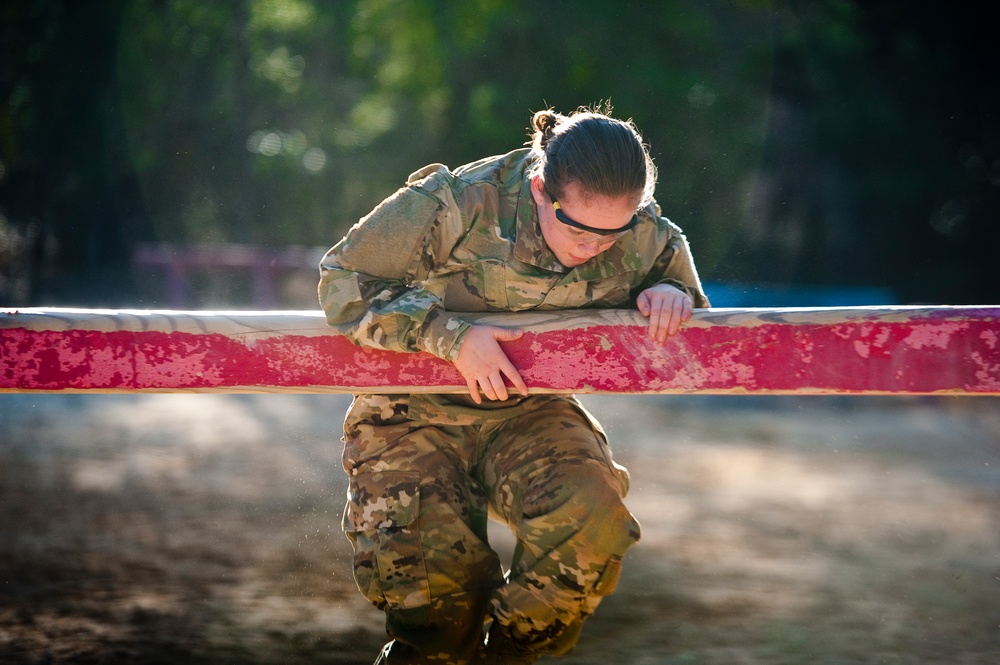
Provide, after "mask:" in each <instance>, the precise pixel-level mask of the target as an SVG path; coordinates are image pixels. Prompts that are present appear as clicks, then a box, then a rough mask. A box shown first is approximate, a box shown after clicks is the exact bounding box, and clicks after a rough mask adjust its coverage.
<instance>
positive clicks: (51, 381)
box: [0, 306, 1000, 395]
mask: <svg viewBox="0 0 1000 665" xmlns="http://www.w3.org/2000/svg"><path fill="white" fill-rule="evenodd" d="M469 318H470V319H471V318H474V319H477V320H482V321H488V322H490V323H493V324H496V325H510V326H518V327H521V328H523V329H525V330H526V331H527V333H526V334H525V335H524V337H522V338H521V339H520V340H518V341H517V342H513V343H510V344H506V345H505V348H506V350H507V353H508V355H509V356H510V358H511V360H512V361H513V362H514V364H515V365H516V366H517V368H518V369H519V371H520V372H521V374H522V376H523V377H524V379H525V381H526V382H527V384H528V386H529V388H530V390H531V391H532V392H559V393H569V392H575V393H759V394H761V393H763V394H766V393H778V394H785V393H789V394H829V393H839V394H939V393H951V394H977V395H997V394H1000V307H995V306H989V307H856V308H816V309H803V308H790V309H714V310H700V311H696V312H695V314H694V316H693V318H692V320H691V321H690V322H688V324H687V325H686V326H685V327H684V328H683V330H682V332H681V333H680V334H678V335H677V336H676V337H674V338H671V339H670V340H668V341H667V342H666V343H665V344H658V343H656V342H654V341H652V340H650V339H648V338H647V336H646V334H645V320H644V319H643V318H642V316H640V315H639V314H638V313H637V312H634V311H630V310H578V311H562V312H535V313H522V314H495V315H475V316H473V315H469ZM24 391H64V392H65V391H73V392H75V391H88V392H132V391H152V392H183V391H195V392H309V393H318V392H451V393H455V392H464V391H465V381H464V380H463V379H462V378H461V376H460V375H459V374H458V372H457V371H456V370H455V369H454V367H452V365H451V364H449V363H447V362H445V361H442V360H439V359H437V358H435V357H433V356H430V355H428V354H424V353H416V354H403V353H392V352H386V351H378V350H373V349H361V348H358V347H355V346H353V345H351V344H350V343H349V342H348V341H347V340H346V339H345V338H343V337H340V336H339V335H336V334H333V333H332V332H331V331H330V330H329V329H328V328H327V326H326V324H325V320H324V318H323V315H322V313H320V312H318V311H316V312H173V311H154V312H151V311H132V310H69V309H21V310H0V392H24Z"/></svg>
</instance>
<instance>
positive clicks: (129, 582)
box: [0, 394, 1000, 665]
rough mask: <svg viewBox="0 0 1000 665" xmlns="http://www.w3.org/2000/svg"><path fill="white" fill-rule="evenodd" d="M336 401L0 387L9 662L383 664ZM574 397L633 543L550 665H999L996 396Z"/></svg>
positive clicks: (1, 629) (2, 569) (2, 638)
mask: <svg viewBox="0 0 1000 665" xmlns="http://www.w3.org/2000/svg"><path fill="white" fill-rule="evenodd" d="M348 401H349V398H346V397H344V396H321V395H305V396H285V395H254V396H249V395H243V396H240V395H93V396H83V395H13V394H9V395H0V437H2V443H0V662H3V663H144V664H145V663H205V664H215V663H291V664H297V663H335V664H359V665H360V664H362V663H364V664H367V663H371V662H372V661H373V660H374V656H375V653H376V651H377V649H378V648H379V646H380V645H381V644H382V642H383V641H384V640H383V637H382V635H383V633H382V625H381V617H380V615H379V613H378V612H377V611H375V610H374V609H372V608H370V607H369V606H367V605H366V604H365V602H364V601H363V600H362V598H361V596H360V594H359V593H358V592H357V590H356V589H355V587H354V582H353V579H352V577H351V572H350V548H349V545H348V543H347V541H346V539H345V538H344V537H343V535H342V534H341V532H340V525H339V519H340V510H341V507H342V504H343V499H344V494H345V490H346V480H345V478H344V475H343V472H342V471H341V469H340V467H339V456H340V443H339V437H340V424H341V420H342V415H343V412H344V410H345V409H346V407H347V404H348ZM584 401H585V402H586V404H587V405H588V407H590V408H591V409H592V410H593V411H594V412H595V413H596V414H597V415H598V416H599V417H600V419H601V420H602V421H603V422H604V423H605V425H606V427H607V429H608V430H609V433H610V435H611V437H612V439H613V442H614V447H615V450H616V456H617V458H618V460H619V461H621V462H622V463H624V464H626V465H627V466H628V467H629V468H630V470H631V472H632V476H633V489H632V492H631V494H630V495H629V498H628V503H629V506H630V507H631V508H632V510H633V512H634V513H635V514H636V515H637V517H638V518H639V520H640V522H641V523H642V525H643V540H642V542H641V543H640V544H639V545H638V546H636V547H635V548H633V549H632V550H631V553H630V555H629V557H628V559H627V561H626V569H625V573H624V576H623V579H622V582H621V584H620V586H619V589H618V591H617V593H616V594H615V595H613V596H611V597H610V598H608V599H607V600H606V601H605V602H604V604H602V606H601V607H600V609H599V610H598V613H597V615H596V616H595V617H594V618H593V619H592V620H591V621H590V622H589V623H588V625H587V628H586V629H585V631H584V636H583V638H582V640H581V642H580V645H579V646H578V648H577V649H576V651H575V652H574V653H573V654H571V655H570V656H568V657H566V658H564V659H562V660H561V661H557V660H550V661H543V662H552V663H556V662H563V663H566V665H570V664H585V663H586V664H594V665H596V664H601V665H608V664H609V663H614V664H618V663H629V664H637V665H639V664H648V665H653V664H657V665H658V664H672V665H682V664H684V665H686V664H699V665H700V664H726V665H729V664H737V665H739V664H757V663H789V664H792V663H795V664H798V663H813V664H815V663H831V664H834V663H836V664H841V663H900V664H903V663H905V664H910V663H947V664H952V665H972V664H977V665H978V664H983V665H986V664H990V665H992V664H995V663H998V662H1000V401H998V400H997V399H995V398H933V399H930V398H919V399H918V398H871V397H865V398H847V397H822V398H820V397H807V398H803V397H704V396H699V397H694V396H678V397H607V396H590V397H586V398H584ZM502 535H503V534H499V535H498V539H499V540H500V541H501V546H503V545H505V542H504V541H505V539H504V538H501V537H500V536H502Z"/></svg>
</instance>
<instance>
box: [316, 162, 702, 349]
mask: <svg viewBox="0 0 1000 665" xmlns="http://www.w3.org/2000/svg"><path fill="white" fill-rule="evenodd" d="M536 158H537V153H536V152H533V151H532V150H531V149H528V148H524V149H520V150H515V151H513V152H510V153H507V154H506V155H500V156H496V157H488V158H486V159H482V160H480V161H477V162H473V163H471V164H467V165H465V166H462V167H460V168H458V169H455V170H454V171H451V170H449V169H448V168H447V167H445V166H443V165H441V164H431V165H430V166H426V167H424V168H422V169H420V170H419V171H417V172H415V173H414V174H413V175H411V176H410V178H409V179H408V180H407V184H406V186H405V187H403V188H402V189H400V190H398V191H397V192H396V193H395V194H393V195H392V196H390V197H389V198H388V199H386V200H385V201H383V202H382V203H381V204H379V206H378V207H376V208H375V210H373V211H372V212H371V213H370V214H369V215H367V216H366V217H365V218H363V219H362V220H361V221H360V222H358V223H357V224H356V225H355V226H354V227H353V228H352V229H351V230H350V231H349V232H348V234H347V236H346V237H345V238H344V239H343V240H341V241H340V242H339V243H338V244H337V245H336V246H334V247H333V248H332V249H331V250H330V251H329V252H327V254H326V256H324V257H323V260H322V261H321V263H320V273H321V278H320V284H319V297H320V302H321V305H322V307H323V309H324V311H325V312H326V316H327V321H328V322H329V323H330V325H331V326H333V327H334V328H335V329H336V330H338V331H339V332H340V333H342V334H343V335H345V336H346V337H347V338H348V339H350V340H351V341H352V342H354V343H355V344H357V345H359V346H365V347H375V348H379V349H387V350H392V351H403V352H415V351H427V352H429V353H432V354H434V355H435V356H438V357H439V358H444V359H446V360H454V359H455V357H456V356H457V354H458V348H459V345H460V343H461V340H462V338H463V335H464V333H465V332H466V330H468V328H469V325H470V324H469V323H468V322H466V321H464V320H463V319H462V316H461V312H485V311H510V312H516V311H522V310H528V309H574V308H588V307H602V308H626V307H634V306H635V298H636V297H637V296H638V295H639V293H640V292H641V291H642V290H644V289H646V288H648V287H650V286H652V285H654V284H658V283H664V282H665V283H669V284H673V285H675V286H677V287H679V288H681V289H683V290H685V291H687V293H688V294H689V295H690V296H691V297H692V299H693V301H694V306H695V307H708V300H707V299H706V297H705V295H704V292H703V291H702V287H701V282H700V280H699V279H698V273H697V271H696V270H695V266H694V262H693V260H692V258H691V252H690V250H689V248H688V244H687V240H686V239H685V238H684V236H683V235H682V233H681V230H680V229H679V228H678V227H676V226H675V225H674V224H672V223H671V222H670V221H668V220H667V219H665V218H663V217H661V216H660V209H659V207H658V206H657V205H656V204H655V203H651V204H650V205H649V206H647V207H646V208H644V209H643V210H641V211H639V217H640V223H639V224H638V225H636V226H635V227H634V228H633V229H632V230H630V231H629V232H628V233H626V235H625V236H623V237H622V238H621V239H619V240H618V241H617V242H616V243H615V244H614V245H613V246H612V247H611V248H610V249H608V250H607V251H605V252H603V253H601V254H599V255H597V256H595V257H594V258H592V259H590V261H588V262H587V263H584V264H583V265H580V266H577V267H576V268H572V269H567V268H565V267H564V266H563V265H562V264H560V263H559V261H558V260H557V259H556V257H555V255H554V254H553V253H552V251H551V250H550V249H549V248H548V247H547V246H546V244H545V241H544V239H543V238H542V232H541V227H540V226H539V222H538V211H537V209H536V206H535V201H534V199H533V198H532V196H531V191H530V187H531V179H530V176H529V170H530V167H531V166H532V164H533V163H534V161H535V159H536Z"/></svg>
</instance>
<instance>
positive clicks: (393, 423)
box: [319, 110, 708, 664]
mask: <svg viewBox="0 0 1000 665" xmlns="http://www.w3.org/2000/svg"><path fill="white" fill-rule="evenodd" d="M532 125H533V129H534V132H533V140H532V145H531V148H524V149H520V150H515V151H513V152H510V153H507V154H505V155H500V156H495V157H488V158H486V159H482V160H479V161H477V162H473V163H471V164H467V165H465V166H462V167H460V168H458V169H455V170H449V169H448V168H447V167H445V166H443V165H441V164H432V165H430V166H427V167H425V168H423V169H421V170H419V171H417V172H416V173H414V174H413V175H412V176H410V178H409V180H408V181H407V184H406V186H405V187H403V188H402V189H400V190H399V191H397V192H396V193H395V194H393V195H392V196H390V197H389V198H388V199H386V200H385V201H383V202H382V203H381V204H379V206H378V207H376V208H375V210H373V211H372V212H371V213H370V214H369V215H368V216H366V217H365V218H364V219H362V220H361V221H360V222H359V223H358V224H356V225H355V226H354V227H353V228H352V229H351V230H350V232H349V233H348V234H347V236H346V237H345V238H344V239H343V240H342V241H341V242H340V243H338V244H337V245H336V246H335V247H333V248H332V249H331V250H330V251H329V252H328V253H327V254H326V256H325V257H324V258H323V260H322V262H321V264H320V270H321V280H320V284H319V296H320V302H321V304H322V306H323V309H324V310H325V312H326V314H327V319H328V321H329V323H330V325H331V326H333V327H334V328H335V329H336V330H337V331H339V332H340V333H341V334H343V335H345V336H347V337H348V338H349V339H350V340H351V341H352V342H354V343H355V344H358V345H359V346H365V347H375V348H379V349H389V350H393V351H402V352H415V351H426V352H429V353H432V354H434V355H436V356H438V357H440V358H443V359H446V360H448V361H451V362H452V363H454V365H455V367H456V368H457V369H458V371H459V372H461V374H462V376H464V377H465V379H466V381H467V383H468V387H469V395H468V396H450V395H425V394H415V395H356V396H355V398H354V402H353V404H352V405H351V408H350V410H349V412H348V414H347V419H346V422H345V424H344V431H345V436H344V441H345V444H346V445H345V449H344V468H345V470H346V471H347V473H348V474H349V476H350V492H349V498H348V503H347V507H346V510H345V515H344V529H345V531H346V533H347V535H348V537H349V538H350V539H351V541H352V543H353V545H354V551H355V555H354V572H355V577H356V580H357V583H358V586H359V587H360V589H361V591H362V592H363V593H364V594H365V595H366V596H367V598H368V599H369V601H371V602H372V603H373V604H374V605H375V606H377V607H379V608H380V609H382V610H384V611H385V615H386V631H387V633H388V635H389V637H390V638H391V641H390V642H389V643H388V644H387V645H386V646H385V648H384V649H383V650H382V652H381V654H380V655H379V657H378V660H377V661H376V662H377V663H408V664H409V663H457V664H465V663H478V662H482V663H501V662H502V663H531V662H534V661H535V660H536V659H537V658H538V657H539V656H540V655H541V654H543V653H549V654H557V655H558V654H564V653H566V652H568V651H569V650H570V649H572V647H573V645H574V644H575V643H576V641H577V638H578V636H579V634H580V629H581V626H582V624H583V621H584V619H585V618H586V617H588V616H589V615H590V614H592V613H593V612H594V610H595V608H596V607H597V605H598V603H599V602H600V600H601V599H602V597H603V596H605V595H607V594H608V593H610V592H611V591H612V590H613V589H614V587H615V584H616V583H617V580H618V576H619V573H620V568H621V561H622V556H623V555H624V553H625V551H626V549H628V547H629V546H631V545H632V544H633V543H635V542H636V541H637V540H638V539H639V525H638V524H637V523H636V521H635V519H634V518H633V517H632V515H631V514H630V513H629V512H628V510H627V509H626V508H625V506H624V505H623V503H622V498H623V497H624V495H625V493H626V491H627V489H628V474H627V472H626V471H625V469H624V468H622V467H620V466H618V465H617V464H615V463H614V462H613V461H612V458H611V452H610V449H609V447H608V444H607V440H606V437H605V434H604V432H603V430H602V429H601V427H600V425H599V424H598V423H597V422H596V421H595V420H594V419H593V418H592V417H591V416H590V414H588V413H587V412H586V411H585V410H584V409H583V407H582V406H581V405H580V403H579V402H578V401H577V400H576V399H575V398H573V397H569V396H558V395H532V396H528V390H527V387H526V386H525V384H524V381H523V380H522V379H521V377H520V375H519V374H518V372H517V369H516V368H515V367H514V366H513V365H512V364H511V362H510V361H509V360H508V359H507V357H506V356H505V354H504V352H503V349H502V348H501V346H500V342H505V341H511V340H514V339H517V338H518V337H519V336H520V335H521V332H520V331H517V330H511V329H504V328H499V327H494V326H486V325H472V324H470V323H469V322H468V321H466V320H464V319H463V318H462V314H461V312H482V311H521V310H527V309H562V308H583V307H606V308H621V307H629V306H632V304H633V303H635V304H636V306H637V307H638V308H639V310H640V312H642V314H643V315H645V316H648V317H649V328H648V330H649V335H650V336H651V337H652V338H654V339H656V340H660V341H663V340H665V339H666V337H667V335H672V334H674V333H676V332H677V329H678V326H679V325H680V324H681V323H682V322H683V321H686V320H687V319H688V318H689V317H690V314H691V308H692V306H694V307H707V306H708V301H707V299H706V298H705V295H704V293H703V292H702V287H701V283H700V281H699V279H698V274H697V272H696V270H695V266H694V263H693V261H692V258H691V254H690V252H689V249H688V245H687V241H686V240H685V238H684V236H683V235H682V234H681V231H680V229H678V228H677V227H676V226H674V225H673V224H672V223H670V222H669V221H668V220H666V219H664V218H663V217H661V216H660V210H659V207H658V206H657V205H656V203H655V202H654V201H653V189H654V186H655V184H656V171H655V169H654V166H653V163H652V160H651V159H650V157H649V153H648V151H647V149H646V147H645V146H644V145H643V142H642V138H641V137H640V136H639V133H638V132H637V130H636V129H635V127H634V126H633V125H632V123H631V122H623V121H620V120H616V119H613V118H611V117H609V116H608V115H605V114H603V113H598V112H591V111H585V110H581V111H578V112H577V113H574V114H572V115H570V116H569V117H566V116H562V115H559V114H557V113H554V112H552V111H540V112H538V113H536V114H535V115H534V118H533V119H532ZM508 383H509V386H512V387H513V392H514V393H515V394H511V389H510V388H509V387H508ZM484 396H485V398H486V399H485V400H484V399H483V397H484ZM487 515H491V516H493V517H495V518H497V519H500V520H502V521H503V522H504V523H506V524H507V525H508V526H509V527H510V529H511V530H512V532H513V534H514V535H515V537H516V539H517V545H516V549H515V552H514V557H513V562H512V564H511V568H510V570H509V571H508V572H507V574H506V575H504V574H503V571H502V568H501V565H500V562H499V559H498V557H497V554H496V553H495V552H494V551H493V550H492V549H491V548H490V546H489V544H488V542H487V528H486V523H487ZM484 637H485V639H484Z"/></svg>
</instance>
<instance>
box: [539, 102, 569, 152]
mask: <svg viewBox="0 0 1000 665" xmlns="http://www.w3.org/2000/svg"><path fill="white" fill-rule="evenodd" d="M565 119H566V117H565V116H563V115H561V114H559V113H556V112H555V111H553V110H552V109H546V110H544V111H538V112H536V113H535V115H534V116H533V117H532V118H531V126H532V127H533V128H534V130H535V131H534V133H533V136H532V145H533V146H534V147H535V148H536V149H539V150H544V149H545V145H546V144H547V143H548V142H549V139H551V138H552V134H553V132H554V131H555V128H556V127H557V126H558V125H559V123H560V122H562V121H563V120H565Z"/></svg>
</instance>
